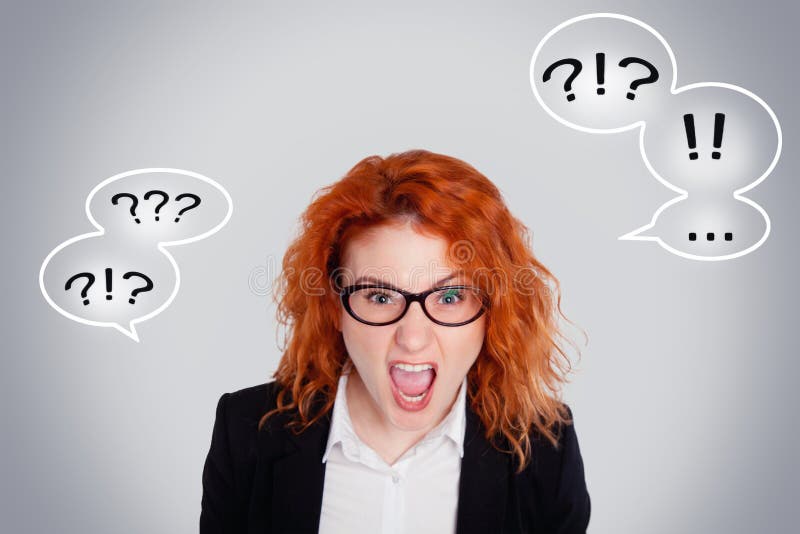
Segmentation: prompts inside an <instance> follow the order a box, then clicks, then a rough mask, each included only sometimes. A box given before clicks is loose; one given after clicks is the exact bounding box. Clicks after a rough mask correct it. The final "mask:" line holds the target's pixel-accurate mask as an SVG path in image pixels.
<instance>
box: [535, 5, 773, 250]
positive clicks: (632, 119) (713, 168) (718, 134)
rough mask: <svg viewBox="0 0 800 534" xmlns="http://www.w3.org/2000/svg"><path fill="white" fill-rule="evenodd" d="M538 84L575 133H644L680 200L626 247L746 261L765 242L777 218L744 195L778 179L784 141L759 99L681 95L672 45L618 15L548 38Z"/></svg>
mask: <svg viewBox="0 0 800 534" xmlns="http://www.w3.org/2000/svg"><path fill="white" fill-rule="evenodd" d="M530 81H531V88H532V89H533V93H534V95H535V97H536V99H537V100H538V102H539V103H540V104H541V106H542V107H543V108H544V109H545V111H547V113H548V114H550V115H551V116H552V117H553V118H555V119H556V120H557V121H559V122H560V123H562V124H564V125H566V126H569V127H570V128H574V129H576V130H580V131H583V132H587V133H599V134H609V133H617V132H622V131H626V130H630V129H635V128H639V129H640V135H639V151H640V154H641V157H642V159H643V160H644V163H645V165H646V167H647V169H648V171H649V172H650V173H651V174H652V175H653V176H654V177H655V178H656V179H657V180H658V181H660V182H661V183H662V184H663V185H664V186H666V187H668V188H670V189H672V190H673V191H675V192H677V193H679V194H680V196H679V197H676V198H674V199H672V200H670V201H668V202H666V203H664V204H663V205H662V206H661V207H660V208H658V210H656V212H655V214H654V215H653V217H652V219H651V221H650V223H649V224H647V225H644V226H642V227H640V228H637V229H636V230H634V231H632V232H629V233H627V234H625V235H623V236H620V237H619V239H621V240H648V241H655V242H657V243H658V244H659V245H661V246H662V247H663V248H664V249H666V250H668V251H669V252H671V253H673V254H677V255H679V256H682V257H684V258H687V259H694V260H706V261H713V260H728V259H732V258H736V257H739V256H743V255H745V254H748V253H750V252H752V251H753V250H755V249H756V248H758V247H759V246H761V245H762V244H763V243H764V242H765V241H766V239H767V237H768V236H769V232H770V220H769V216H768V215H767V213H766V211H765V210H764V209H763V208H761V207H760V206H759V205H758V204H756V203H755V202H753V201H752V200H750V199H748V198H746V197H744V196H743V195H742V193H744V192H745V191H748V190H750V189H752V188H753V187H755V186H756V185H758V184H759V183H761V182H762V181H763V180H764V179H765V178H766V177H767V175H769V173H770V172H772V169H774V168H775V165H776V164H777V162H778V159H779V157H780V152H781V147H782V144H783V142H782V134H781V128H780V124H779V122H778V118H777V116H776V115H775V113H774V112H773V111H772V109H770V107H769V106H768V105H767V104H766V103H765V102H764V101H763V100H762V99H760V98H759V97H758V96H756V95H755V94H753V93H752V92H750V91H748V90H747V89H743V88H741V87H738V86H735V85H732V84H726V83H717V82H704V83H695V84H691V85H687V86H684V87H680V88H677V87H676V84H677V66H676V61H675V56H674V54H673V52H672V49H671V48H670V47H669V45H668V44H667V41H666V40H665V39H664V38H663V37H662V36H661V35H660V34H659V33H658V32H657V31H655V30H654V29H653V28H651V27H650V26H648V25H647V24H645V23H644V22H641V21H639V20H637V19H634V18H632V17H628V16H625V15H619V14H614V13H594V14H589V15H583V16H580V17H575V18H573V19H570V20H567V21H565V22H564V23H562V24H560V25H558V26H556V27H555V28H554V29H553V30H551V31H550V32H548V34H547V35H546V36H545V37H544V38H543V39H542V40H541V41H540V42H539V44H538V46H537V47H536V50H535V51H534V53H533V57H532V58H531V67H530ZM667 210H669V211H668V212H667ZM680 217H686V218H687V219H686V220H685V221H684V220H681V218H680ZM704 225H705V226H704ZM734 230H735V231H734ZM660 232H663V234H661V233H660ZM720 232H721V234H720ZM756 234H758V235H757V236H756ZM661 235H663V236H664V237H665V238H664V239H661V238H660V236H661ZM718 235H722V236H723V238H722V239H718V238H717V236H718ZM699 236H704V237H703V239H700V237H699ZM711 236H713V237H711ZM726 236H727V237H728V238H729V239H726Z"/></svg>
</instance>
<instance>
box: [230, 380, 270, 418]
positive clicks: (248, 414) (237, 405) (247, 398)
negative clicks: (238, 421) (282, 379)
mask: <svg viewBox="0 0 800 534" xmlns="http://www.w3.org/2000/svg"><path fill="white" fill-rule="evenodd" d="M278 391H279V388H278V383H277V382H276V381H272V382H267V383H264V384H259V385H257V386H251V387H248V388H244V389H240V390H238V391H233V392H231V393H224V394H223V395H222V397H221V398H220V403H224V404H225V408H226V413H227V415H228V418H231V417H235V418H243V419H246V420H256V421H258V420H260V419H261V416H263V415H264V414H265V413H266V412H267V411H269V410H271V409H273V408H275V406H276V405H277V395H278Z"/></svg>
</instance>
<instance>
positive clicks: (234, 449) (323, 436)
mask: <svg viewBox="0 0 800 534" xmlns="http://www.w3.org/2000/svg"><path fill="white" fill-rule="evenodd" d="M276 386H277V383H276V382H269V383H267V384H261V385H259V386H254V387H250V388H246V389H242V390H240V391H237V392H235V393H225V394H224V395H222V397H221V398H220V399H219V403H218V405H217V413H216V421H215V422H214V430H213V433H212V436H211V447H210V450H209V452H208V457H207V458H206V461H205V466H204V468H203V497H202V503H201V507H202V510H201V512H200V533H201V534H217V533H219V534H221V533H249V534H254V533H259V534H263V533H299V532H317V530H318V529H319V519H320V510H321V508H322V490H323V485H324V482H325V466H326V464H323V463H322V456H323V454H324V453H325V446H326V444H327V441H328V431H329V430H330V423H331V420H330V417H331V414H330V412H329V413H328V414H326V415H325V416H323V417H322V418H320V421H319V422H318V423H317V424H315V425H312V426H311V427H309V428H308V429H306V430H305V431H304V432H303V433H301V434H300V435H297V436H295V435H294V434H293V433H292V432H291V431H290V430H288V429H285V428H284V425H285V423H286V422H287V421H288V420H289V418H290V415H289V414H288V413H287V412H283V413H280V414H277V415H273V416H270V418H269V419H268V420H267V422H266V423H265V425H264V427H263V428H262V429H261V431H258V421H259V419H260V418H261V416H262V415H263V414H264V413H266V412H267V410H269V409H272V408H274V407H275V406H276V400H275V396H276V394H277V387H276ZM570 415H571V412H570ZM560 430H561V434H560V440H559V447H558V449H555V448H554V447H552V445H551V444H550V442H549V441H547V440H545V439H543V438H541V437H540V436H538V434H536V433H535V432H534V433H532V447H533V451H532V452H533V457H532V460H531V463H530V464H529V466H528V467H527V468H526V469H525V471H523V472H522V473H520V474H519V475H516V474H514V466H513V462H512V461H511V455H510V454H508V453H502V452H500V451H498V450H497V449H495V448H494V447H493V446H492V445H491V444H489V442H487V440H486V439H485V438H484V435H483V425H482V424H481V421H480V418H479V417H478V416H477V414H475V412H473V411H472V409H471V408H470V406H469V402H467V423H466V433H465V435H464V457H463V458H462V460H461V476H460V481H459V493H458V512H457V520H456V532H457V533H458V534H467V533H473V532H474V533H480V534H489V533H496V532H533V533H541V534H556V533H558V534H578V533H580V534H583V533H585V532H586V527H587V525H588V524H589V513H590V501H589V493H588V491H587V489H586V483H585V480H584V473H583V461H582V459H581V453H580V449H579V448H578V440H577V437H576V435H575V429H574V426H573V425H568V426H566V427H565V428H563V429H560ZM506 448H507V447H506Z"/></svg>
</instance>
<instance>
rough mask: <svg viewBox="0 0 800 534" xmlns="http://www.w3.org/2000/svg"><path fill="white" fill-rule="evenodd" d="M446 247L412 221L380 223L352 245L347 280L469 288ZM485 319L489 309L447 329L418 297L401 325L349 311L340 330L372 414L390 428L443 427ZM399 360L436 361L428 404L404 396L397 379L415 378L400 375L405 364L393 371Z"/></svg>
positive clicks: (480, 340) (348, 282) (418, 288)
mask: <svg viewBox="0 0 800 534" xmlns="http://www.w3.org/2000/svg"><path fill="white" fill-rule="evenodd" d="M446 251H447V243H446V241H445V240H444V239H441V238H438V237H429V236H426V235H422V234H419V233H417V232H416V231H414V230H413V229H412V227H411V226H410V225H408V224H403V223H400V224H395V225H391V226H380V227H376V228H373V229H371V230H370V231H368V232H366V233H364V234H361V235H360V236H358V237H357V238H354V239H352V240H351V241H350V242H349V243H348V244H347V245H346V246H345V250H344V253H343V261H342V265H341V267H342V269H341V270H342V272H343V276H344V278H343V282H342V284H343V285H344V286H347V285H351V284H365V283H388V284H390V285H392V286H394V287H396V288H399V289H404V290H406V291H410V292H413V293H418V292H422V291H425V290H428V289H430V288H432V287H439V286H443V285H456V284H459V283H460V284H464V285H470V284H469V281H468V280H466V279H464V278H460V277H454V278H449V275H450V274H454V273H455V271H453V270H452V269H449V268H448V267H447V264H446V256H445V254H446ZM448 278H449V279H448ZM485 322H486V314H483V315H481V316H480V317H479V318H478V319H477V320H475V321H473V322H471V323H469V324H466V325H463V326H457V327H450V326H441V325H438V324H436V323H434V322H432V321H431V320H430V319H428V317H427V316H426V315H425V314H424V312H423V311H422V308H421V307H420V303H419V302H414V303H412V304H411V306H410V307H409V309H408V312H407V313H406V314H405V316H403V318H402V319H400V320H399V321H398V322H396V323H393V324H390V325H385V326H371V325H367V324H363V323H361V322H359V321H357V320H356V319H354V318H353V317H351V316H350V315H349V314H348V313H347V311H346V310H344V308H342V309H341V320H340V325H339V328H340V330H341V332H342V337H343V338H344V343H345V346H346V348H347V352H348V354H349V356H350V358H351V360H352V361H353V364H354V365H355V372H357V373H358V377H357V378H360V381H361V382H362V383H363V385H364V386H365V389H366V391H367V392H368V393H369V395H368V396H367V395H362V397H363V398H360V399H359V401H361V402H362V403H364V405H366V406H367V407H368V408H367V409H369V411H370V412H371V413H370V414H369V415H370V416H371V417H370V418H373V417H377V418H379V419H380V420H381V421H382V422H383V423H384V425H386V427H387V428H388V426H389V425H391V426H393V427H394V428H396V429H398V430H404V431H417V432H421V431H427V430H430V429H431V428H433V427H435V426H436V425H437V424H439V422H441V421H442V419H444V417H445V416H446V415H447V413H448V411H449V410H450V408H451V407H452V404H453V402H454V401H455V397H456V393H457V392H458V388H459V387H460V385H461V382H462V380H463V379H464V376H466V374H467V371H469V369H470V367H472V364H473V363H474V362H475V359H476V358H477V357H478V354H479V352H480V350H481V347H482V345H483V339H484V334H485V331H486V324H485ZM398 362H403V363H406V364H411V365H418V364H429V365H431V366H433V368H434V369H435V370H436V372H435V374H434V378H433V382H432V383H431V385H430V386H429V387H428V388H427V389H426V390H425V391H427V392H426V393H425V397H423V400H422V401H419V402H418V403H408V402H403V401H402V398H401V397H398V389H400V388H399V387H398V385H397V384H398V380H400V381H401V382H402V383H404V384H408V383H409V382H408V381H402V377H398V374H399V370H398V369H394V370H393V369H392V367H394V364H396V363H398ZM406 370H407V371H411V369H408V368H406ZM426 374H430V372H429V371H428V372H425V371H423V372H422V373H420V374H419V376H416V373H414V375H413V376H415V378H419V379H420V380H421V381H422V383H423V386H424V384H425V383H427V381H426V378H427V377H426V376H425V375H426ZM405 376H406V377H410V376H412V375H409V374H406V375H405ZM393 377H396V378H397V380H395V379H394V378H393ZM406 387H408V386H406ZM418 387H419V386H418ZM348 389H350V388H349V387H348ZM357 391H358V389H357ZM361 391H363V390H361Z"/></svg>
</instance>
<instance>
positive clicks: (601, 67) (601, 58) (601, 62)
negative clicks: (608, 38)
mask: <svg viewBox="0 0 800 534" xmlns="http://www.w3.org/2000/svg"><path fill="white" fill-rule="evenodd" d="M594 59H595V63H596V64H597V85H603V84H604V83H606V55H605V54H604V53H602V52H598V53H597V54H595V55H594ZM597 94H598V95H604V94H606V89H605V87H598V88H597Z"/></svg>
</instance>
